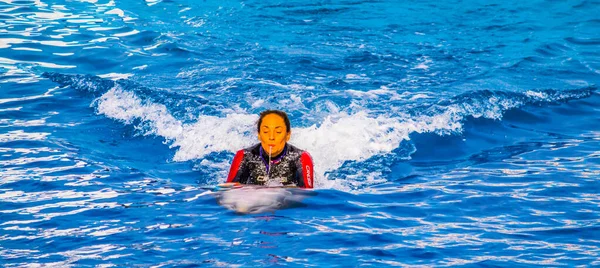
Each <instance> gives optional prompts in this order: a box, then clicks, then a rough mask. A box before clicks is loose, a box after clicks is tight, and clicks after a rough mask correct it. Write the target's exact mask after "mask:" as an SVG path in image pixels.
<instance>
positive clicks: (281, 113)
mask: <svg viewBox="0 0 600 268" xmlns="http://www.w3.org/2000/svg"><path fill="white" fill-rule="evenodd" d="M270 114H276V115H279V116H280V117H281V118H283V122H284V123H285V132H286V133H290V131H291V130H292V129H291V126H290V119H289V118H288V116H287V114H286V113H285V112H284V111H280V110H265V111H263V112H261V113H260V116H259V118H258V122H256V130H257V131H258V132H259V133H260V124H262V121H263V118H265V116H267V115H270Z"/></svg>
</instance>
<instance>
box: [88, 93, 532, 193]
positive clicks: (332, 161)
mask: <svg viewBox="0 0 600 268" xmlns="http://www.w3.org/2000/svg"><path fill="white" fill-rule="evenodd" d="M366 94H368V95H371V94H372V95H374V96H378V95H388V94H389V92H388V91H387V88H382V89H379V90H375V91H372V92H367V93H366ZM529 94H530V95H531V94H532V93H529ZM257 101H259V100H257ZM291 101H293V102H300V101H301V99H300V97H299V96H296V95H292V96H291ZM95 104H97V109H98V112H99V113H101V114H105V115H106V116H108V117H110V118H113V119H117V120H121V121H123V122H124V123H125V124H132V123H134V122H137V120H139V122H140V124H138V125H136V128H138V129H140V130H141V131H142V133H143V134H144V135H148V134H153V135H158V136H161V137H163V138H165V139H166V143H168V144H170V146H171V147H172V148H177V151H176V153H175V155H174V157H173V160H174V161H189V160H195V159H202V161H201V162H200V164H199V165H200V166H204V167H207V168H210V169H218V170H222V172H219V171H217V172H214V176H219V178H212V179H216V180H217V181H223V180H224V176H225V174H226V173H227V170H228V167H229V164H228V163H229V162H228V161H230V160H228V161H226V162H218V163H217V162H215V163H214V164H211V163H210V162H211V161H209V160H207V159H203V158H204V157H205V156H207V155H209V154H211V153H218V152H230V153H232V154H233V153H235V152H236V151H237V150H239V149H242V148H245V147H248V146H251V145H252V144H255V143H257V142H258V139H257V137H256V130H255V122H256V120H257V119H258V117H257V115H254V114H247V113H246V111H245V110H244V109H242V108H240V107H239V106H232V107H229V108H227V109H225V110H223V111H222V112H223V113H225V114H227V116H225V117H217V116H206V115H199V116H198V117H196V121H195V122H194V123H190V124H184V123H182V122H181V121H179V120H177V119H176V118H174V117H173V116H172V115H171V114H170V113H169V111H168V110H167V108H166V107H165V106H164V105H162V104H156V103H152V102H149V101H143V100H142V99H141V98H139V97H138V96H136V95H135V94H134V93H133V92H128V91H125V90H122V89H121V88H119V87H118V86H117V87H115V88H112V89H111V90H109V91H108V92H106V93H105V94H104V95H102V96H101V97H100V98H98V99H97V101H95ZM521 104H522V103H521V102H519V101H515V100H507V99H502V98H495V97H491V98H490V99H489V100H483V102H482V103H459V104H452V105H449V106H444V107H437V106H436V107H437V108H439V111H435V112H432V114H431V115H428V114H423V115H403V114H397V115H396V116H395V117H385V116H372V115H369V113H368V112H367V111H360V112H357V113H345V112H340V111H339V109H333V110H335V111H330V113H329V115H327V116H326V117H325V118H324V119H323V120H322V122H321V123H320V124H318V125H312V126H309V127H293V128H292V139H291V141H290V143H291V144H293V145H295V146H297V147H299V148H302V149H305V150H307V151H308V152H310V154H311V155H312V157H313V160H314V164H315V171H316V172H315V178H316V182H315V185H316V188H337V189H341V190H344V189H348V188H355V186H356V185H355V184H353V182H350V183H346V184H341V183H337V181H336V179H338V178H330V177H328V176H326V175H325V174H326V173H328V172H330V171H335V170H337V169H339V168H340V167H341V166H342V165H344V163H345V162H346V161H359V162H360V161H365V160H367V159H369V158H371V157H373V156H376V155H385V154H387V153H390V152H392V151H393V150H394V149H396V148H398V147H399V146H400V143H401V142H402V141H403V140H408V139H409V134H411V133H424V132H434V133H438V134H441V135H444V134H453V133H457V132H460V131H462V127H463V126H462V121H463V120H464V118H465V116H469V115H470V116H473V117H485V118H491V119H499V118H500V117H501V116H502V113H503V111H505V110H506V109H508V108H512V107H516V106H519V105H521ZM332 105H335V104H332ZM359 108H360V107H359ZM330 110H332V109H330ZM363 110H364V109H363ZM360 176H362V177H361V178H360V179H359V178H344V179H346V180H348V179H349V180H352V181H354V182H356V183H358V184H360V185H363V184H365V183H367V184H368V183H377V182H379V181H380V180H381V179H380V178H381V177H383V175H382V174H380V173H377V172H375V173H372V172H371V173H368V174H367V173H365V174H363V175H360Z"/></svg>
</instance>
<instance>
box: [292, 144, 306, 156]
mask: <svg viewBox="0 0 600 268" xmlns="http://www.w3.org/2000/svg"><path fill="white" fill-rule="evenodd" d="M288 152H290V153H294V154H298V155H302V154H308V155H310V154H309V153H308V151H306V150H303V149H300V148H298V147H296V146H294V145H291V144H289V143H288Z"/></svg>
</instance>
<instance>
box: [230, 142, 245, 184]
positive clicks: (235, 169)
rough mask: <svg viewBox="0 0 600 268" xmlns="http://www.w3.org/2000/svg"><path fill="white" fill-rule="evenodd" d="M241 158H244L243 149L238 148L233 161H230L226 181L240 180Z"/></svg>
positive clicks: (241, 170) (241, 171)
mask: <svg viewBox="0 0 600 268" xmlns="http://www.w3.org/2000/svg"><path fill="white" fill-rule="evenodd" d="M243 160H244V150H239V151H238V152H237V153H236V154H235V157H233V162H231V168H229V175H228V176H227V182H240V183H244V182H242V181H241V179H242V178H241V177H242V174H243V173H244V172H243V168H244V167H243V163H242V162H243Z"/></svg>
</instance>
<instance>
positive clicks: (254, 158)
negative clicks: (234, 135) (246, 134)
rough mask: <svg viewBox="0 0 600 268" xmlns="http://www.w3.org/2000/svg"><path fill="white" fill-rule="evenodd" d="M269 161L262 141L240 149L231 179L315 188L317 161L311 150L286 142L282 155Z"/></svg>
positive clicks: (233, 164)
mask: <svg viewBox="0 0 600 268" xmlns="http://www.w3.org/2000/svg"><path fill="white" fill-rule="evenodd" d="M268 163H269V154H267V153H265V152H264V150H263V148H262V146H261V145H260V143H259V144H256V145H254V146H252V147H250V148H246V149H242V150H239V151H238V152H237V153H236V154H235V157H234V158H233V163H232V164H231V169H230V170H229V176H227V182H239V183H243V184H255V185H267V186H274V185H280V186H297V187H301V188H313V179H314V175H313V163H312V158H311V157H310V154H308V152H306V151H303V150H300V149H298V148H296V147H295V146H293V145H291V144H286V145H285V147H284V148H283V151H282V152H281V153H280V154H279V155H277V156H275V157H271V164H270V165H269V164H268Z"/></svg>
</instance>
